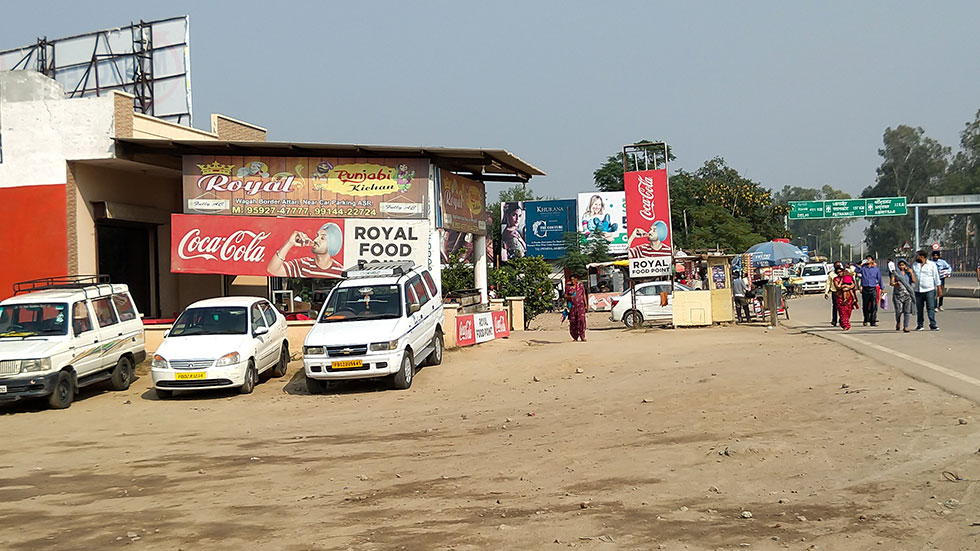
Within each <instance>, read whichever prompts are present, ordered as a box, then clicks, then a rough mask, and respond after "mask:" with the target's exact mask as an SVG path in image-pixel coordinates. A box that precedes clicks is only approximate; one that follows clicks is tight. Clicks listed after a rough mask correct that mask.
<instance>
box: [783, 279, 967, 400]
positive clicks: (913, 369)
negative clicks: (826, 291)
mask: <svg viewBox="0 0 980 551" xmlns="http://www.w3.org/2000/svg"><path fill="white" fill-rule="evenodd" d="M789 304H790V317H791V318H792V319H791V320H790V321H789V322H784V321H783V320H780V323H786V324H787V325H788V326H791V327H794V328H797V329H799V330H801V331H804V332H806V333H810V334H815V335H819V336H821V337H825V338H829V339H831V340H834V341H836V342H839V343H840V344H843V345H845V346H848V347H850V348H853V349H855V350H856V351H859V352H861V353H863V354H866V355H868V356H871V357H873V358H875V359H876V360H879V361H881V362H884V363H887V364H890V365H895V366H896V367H898V368H900V369H902V370H903V371H905V372H906V373H908V374H909V375H911V376H913V377H916V378H918V379H921V380H924V381H928V382H930V383H932V384H936V385H939V386H940V387H942V388H945V389H946V390H948V391H950V392H953V393H954V394H958V395H961V396H965V397H967V398H970V399H972V400H974V401H977V402H980V302H978V301H977V299H975V298H953V297H947V298H946V302H945V307H944V309H943V311H942V312H936V323H937V324H938V325H939V331H918V332H916V331H913V332H911V333H902V332H896V331H895V314H894V312H893V311H892V310H891V309H889V310H887V311H879V325H878V327H870V326H869V327H864V326H862V324H861V320H862V319H863V317H862V314H861V311H860V310H856V311H855V312H854V314H853V315H852V316H851V324H852V327H851V330H850V331H848V332H846V333H845V332H844V331H842V330H841V329H840V328H835V327H831V325H830V311H831V306H830V302H829V301H825V300H824V299H823V296H822V295H810V296H807V297H804V298H799V299H793V300H790V301H789ZM927 320H928V318H927ZM855 322H856V323H855ZM912 326H913V327H914V326H915V317H914V316H913V319H912ZM926 327H928V321H927V322H926Z"/></svg>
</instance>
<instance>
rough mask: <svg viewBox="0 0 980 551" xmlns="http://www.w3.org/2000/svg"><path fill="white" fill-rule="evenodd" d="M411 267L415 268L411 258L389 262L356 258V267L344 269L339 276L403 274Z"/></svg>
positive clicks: (388, 275) (357, 276) (359, 277)
mask: <svg viewBox="0 0 980 551" xmlns="http://www.w3.org/2000/svg"><path fill="white" fill-rule="evenodd" d="M413 268H415V263H414V262H412V261H411V260H396V261H391V262H380V261H374V262H367V261H365V260H358V261H357V267H356V268H351V269H349V270H344V272H343V273H342V274H341V276H342V277H344V279H364V278H368V277H391V276H403V275H405V274H407V273H408V272H410V271H412V269H413Z"/></svg>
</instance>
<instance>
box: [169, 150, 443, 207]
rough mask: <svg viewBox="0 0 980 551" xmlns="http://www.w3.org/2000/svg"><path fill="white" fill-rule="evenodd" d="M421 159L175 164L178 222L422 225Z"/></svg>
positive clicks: (221, 159)
mask: <svg viewBox="0 0 980 551" xmlns="http://www.w3.org/2000/svg"><path fill="white" fill-rule="evenodd" d="M428 178H429V164H428V160H426V159H368V160H365V159H343V158H333V157H242V156H220V155H219V156H215V155H186V156H184V158H183V192H184V213H185V214H211V215H215V214H217V215H234V216H277V217H291V218H425V217H426V216H427V215H428V210H427V208H426V205H427V199H428Z"/></svg>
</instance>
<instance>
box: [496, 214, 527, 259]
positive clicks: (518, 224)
mask: <svg viewBox="0 0 980 551" xmlns="http://www.w3.org/2000/svg"><path fill="white" fill-rule="evenodd" d="M504 205H505V206H504V212H503V226H504V228H503V229H502V230H501V231H500V240H501V245H502V246H501V249H500V260H502V261H504V262H507V261H508V260H511V259H514V258H523V257H524V256H525V255H526V254H527V242H526V241H525V240H524V203H505V204H504Z"/></svg>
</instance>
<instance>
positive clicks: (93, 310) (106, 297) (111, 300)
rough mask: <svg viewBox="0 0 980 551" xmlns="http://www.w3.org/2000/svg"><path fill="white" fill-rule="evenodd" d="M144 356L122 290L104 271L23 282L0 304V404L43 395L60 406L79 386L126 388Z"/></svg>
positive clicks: (137, 324)
mask: <svg viewBox="0 0 980 551" xmlns="http://www.w3.org/2000/svg"><path fill="white" fill-rule="evenodd" d="M144 359H146V349H145V347H144V336H143V322H142V320H141V319H140V314H139V312H138V311H137V310H136V306H135V305H134V304H133V297H132V296H131V295H130V294H129V288H128V287H126V286H125V285H120V284H115V285H113V284H110V283H108V277H106V276H67V277H58V278H44V279H38V280H34V281H25V282H23V283H17V284H15V285H14V296H13V297H12V298H8V299H7V300H4V301H3V302H0V401H13V400H19V399H23V398H42V397H47V398H48V405H49V406H51V407H52V408H55V409H64V408H67V407H68V406H70V405H71V403H72V400H74V398H75V393H76V392H77V391H78V389H79V388H81V387H85V386H89V385H93V384H96V383H101V382H103V381H108V383H109V385H110V386H111V387H112V388H113V389H114V390H126V389H128V388H129V384H130V383H131V382H132V380H133V366H135V365H136V364H138V363H140V362H142V361H143V360H144Z"/></svg>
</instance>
